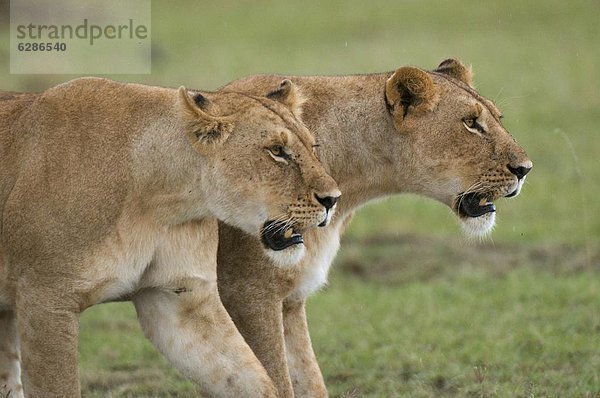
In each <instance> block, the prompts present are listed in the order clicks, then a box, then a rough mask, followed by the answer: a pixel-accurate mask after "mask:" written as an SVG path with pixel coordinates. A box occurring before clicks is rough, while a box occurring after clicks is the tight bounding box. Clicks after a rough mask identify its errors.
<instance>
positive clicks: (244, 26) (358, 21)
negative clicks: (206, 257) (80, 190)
mask: <svg viewBox="0 0 600 398" xmlns="http://www.w3.org/2000/svg"><path fill="white" fill-rule="evenodd" d="M4 1H5V0H4ZM1 3H2V1H0V5H2V4H1ZM2 9H5V8H4V7H0V10H2ZM599 15H600V3H599V2H598V1H595V0H589V1H585V0H576V1H571V2H565V1H562V0H548V1H529V2H524V1H521V0H506V1H502V2H482V1H474V0H473V1H458V0H449V1H443V2H439V1H433V0H425V1H416V0H406V1H386V2H380V1H371V2H364V1H359V0H347V1H342V0H334V1H330V2H316V1H312V2H292V1H279V2H272V1H256V2H255V1H252V2H251V1H247V0H245V1H242V2H238V1H233V0H224V1H219V2H195V1H194V2H193V1H180V2H177V6H175V5H174V3H172V2H166V1H165V2H154V3H153V21H152V36H153V47H154V52H153V58H154V62H153V65H152V67H153V69H152V70H153V73H152V74H151V75H147V76H138V75H129V76H111V77H112V78H115V79H119V80H125V81H139V82H145V83H150V84H156V85H168V86H179V85H181V84H185V85H187V86H189V87H196V88H206V89H212V88H217V87H219V86H221V85H222V84H224V83H226V82H228V81H230V80H233V79H235V78H238V77H241V76H244V75H248V74H252V73H264V72H277V73H283V74H285V73H289V74H344V73H365V72H375V71H385V70H392V69H394V68H396V67H398V66H400V65H406V64H413V65H418V66H421V67H425V68H433V67H435V66H436V65H437V64H438V63H439V62H440V61H441V60H442V59H444V58H447V57H457V58H459V59H462V60H463V61H465V62H467V63H470V64H472V65H473V68H474V71H475V82H476V85H477V87H478V89H479V91H480V92H481V93H482V94H484V95H485V96H487V97H490V98H491V99H493V100H495V101H496V102H497V103H498V104H499V105H500V107H501V108H502V109H503V113H504V114H505V116H506V118H505V124H506V126H507V127H508V128H509V130H510V131H511V132H512V133H513V134H514V136H515V137H516V138H517V140H518V141H519V143H521V144H522V145H523V146H524V147H525V148H526V149H527V151H528V153H529V155H530V157H531V158H532V160H533V162H534V165H535V166H534V169H533V171H532V172H531V174H530V176H529V178H528V180H527V183H526V185H525V187H524V189H523V194H522V196H521V197H519V198H517V199H515V200H506V201H501V202H499V203H498V227H497V228H496V230H495V232H494V234H493V236H492V239H493V241H491V242H489V243H487V244H486V245H484V246H483V247H478V246H476V245H475V244H472V243H471V244H468V243H466V242H465V241H463V240H461V239H460V238H458V236H459V235H460V231H459V228H458V225H457V222H456V220H455V218H454V217H453V216H452V215H451V214H450V212H449V211H448V210H447V209H446V208H444V207H443V206H442V205H440V204H438V203H435V202H433V201H430V200H425V199H423V198H417V197H413V196H404V197H400V198H393V199H390V200H386V201H384V202H380V203H378V204H374V205H371V206H368V207H366V208H364V209H363V210H361V212H360V213H359V215H358V216H357V217H356V219H355V220H354V221H353V223H352V226H351V228H350V231H349V234H348V238H347V239H346V240H345V242H344V244H343V245H342V251H341V253H340V254H341V255H340V258H339V259H338V260H337V265H336V271H335V272H334V274H333V277H332V281H331V284H330V287H329V288H328V289H327V290H326V291H324V292H322V293H320V294H318V295H316V296H315V297H314V298H313V299H312V300H311V301H310V303H309V317H310V324H311V329H312V335H313V342H314V345H315V349H316V352H317V355H318V357H319V360H320V363H321V365H322V369H323V372H324V374H325V377H326V378H327V382H328V386H329V388H330V390H331V393H332V395H333V396H338V395H346V396H361V397H362V396H373V397H395V396H406V397H420V396H427V397H434V396H436V397H437V396H461V397H462V396H475V397H486V396H498V397H512V396H521V397H540V396H542V397H545V396H547V397H567V396H568V397H571V396H581V397H598V395H599V394H600V370H599V369H600V363H599V362H600V359H599V355H600V341H599V338H598V336H599V335H600V326H599V323H600V320H599V315H598V314H599V313H600V311H599V308H600V301H599V300H600V299H599V297H600V286H599V280H600V273H599V272H598V270H599V269H600V256H599V253H600V251H599V248H598V242H599V240H600V239H599V238H600V216H598V214H600V200H598V197H600V167H599V166H600V163H599V160H598V155H599V154H600V138H599V135H598V132H599V131H598V130H599V126H600V66H599V65H600V45H598V39H599V38H600V24H598V16H599ZM6 29H7V28H6V26H2V25H1V24H0V34H5V33H6ZM5 37H7V36H6V35H5ZM8 46H9V44H8V40H3V41H0V87H2V88H4V89H14V90H41V89H44V88H46V87H48V86H50V85H52V84H56V83H59V82H62V81H64V80H66V79H68V78H72V77H74V76H49V75H37V76H27V75H9V74H8V72H7V71H8ZM425 237H427V238H425ZM81 325H82V334H81V362H82V366H81V367H82V383H83V386H84V391H85V393H86V396H90V397H104V396H119V397H121V396H138V397H139V396H182V397H184V396H194V390H193V387H192V386H191V385H190V384H189V383H187V382H185V381H184V380H183V379H182V378H181V377H179V376H178V375H177V373H176V372H175V371H174V370H173V369H172V368H171V367H170V366H169V365H168V364H167V363H166V362H165V361H164V360H163V359H162V358H160V356H159V355H158V354H157V353H156V352H155V351H154V349H153V348H152V347H151V346H150V344H149V343H148V342H147V341H146V340H145V339H144V338H143V337H142V335H141V333H140V331H139V327H138V326H137V324H136V320H135V315H134V312H133V310H132V307H131V306H130V305H129V304H114V305H105V306H99V307H97V308H93V309H91V310H90V311H88V312H86V313H85V314H84V316H83V318H82V323H81Z"/></svg>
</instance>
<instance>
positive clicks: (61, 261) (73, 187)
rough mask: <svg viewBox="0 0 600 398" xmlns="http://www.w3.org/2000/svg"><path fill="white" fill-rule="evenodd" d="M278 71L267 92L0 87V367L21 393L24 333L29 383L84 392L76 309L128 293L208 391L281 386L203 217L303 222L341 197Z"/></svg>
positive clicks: (210, 222)
mask: <svg viewBox="0 0 600 398" xmlns="http://www.w3.org/2000/svg"><path fill="white" fill-rule="evenodd" d="M278 84H279V83H278V82H277V83H275V84H273V86H272V87H271V89H275V88H277V87H278ZM286 84H287V85H289V87H288V93H287V94H285V93H284V94H283V95H281V96H280V97H279V98H276V100H277V101H273V100H270V99H267V98H265V97H254V96H249V95H243V94H237V93H202V94H201V95H199V93H197V92H189V91H188V90H186V89H184V88H180V89H179V90H174V89H168V88H158V87H149V86H142V85H136V84H122V83H117V82H112V81H109V80H105V79H97V78H83V79H77V80H73V81H71V82H68V83H65V84H62V85H59V86H56V87H54V88H51V89H49V90H47V91H46V92H44V93H42V94H15V93H3V94H2V95H0V98H1V100H0V177H1V180H0V214H1V215H2V218H1V219H0V220H1V223H0V326H1V327H0V374H1V376H2V382H6V383H8V384H10V385H9V386H8V388H9V389H11V390H13V392H14V393H15V394H18V395H16V396H22V392H21V393H17V391H20V384H19V383H20V381H19V372H20V369H19V366H18V364H19V361H18V360H19V358H18V354H17V353H18V352H19V350H18V343H17V342H18V341H19V340H20V344H21V347H20V353H21V359H22V367H23V377H22V381H23V386H24V392H25V396H27V397H76V396H79V394H80V387H79V378H78V366H77V336H78V317H79V313H80V312H81V311H83V310H84V309H85V308H87V307H89V306H91V305H94V304H98V303H101V302H106V301H111V300H122V299H132V300H133V301H134V303H135V306H136V310H137V311H138V315H139V318H140V323H141V324H142V328H143V330H144V332H145V333H146V335H147V336H148V338H149V339H150V340H151V341H152V342H153V343H154V344H155V345H156V346H157V348H158V349H159V350H160V351H161V352H162V353H163V354H164V355H165V356H166V357H167V358H168V359H169V360H171V362H173V364H174V365H175V366H176V367H177V368H178V369H180V370H181V371H182V372H183V373H184V374H185V375H186V376H187V377H189V378H190V379H192V380H194V381H195V382H197V383H198V384H199V385H200V386H201V388H202V389H203V390H204V391H205V392H206V393H207V394H209V395H210V396H257V397H258V396H269V397H272V396H275V395H276V392H275V387H274V386H273V383H272V382H271V381H270V380H269V377H268V376H267V374H266V372H265V370H264V369H263V367H262V366H261V364H260V363H259V362H258V360H257V359H256V357H255V356H254V354H253V353H252V351H251V350H250V349H249V347H248V346H247V345H246V343H245V342H244V340H243V338H242V337H241V335H240V334H239V333H238V332H237V330H236V329H235V327H234V324H233V322H232V321H231V319H230V317H229V316H228V315H227V313H226V311H225V309H224V307H223V306H222V304H221V302H220V299H219V296H218V292H217V287H216V250H217V239H218V236H217V224H216V220H215V219H214V218H213V217H216V218H218V219H220V220H223V221H225V222H227V223H230V224H232V225H234V226H236V227H238V228H241V229H242V230H244V231H245V232H246V233H249V234H251V235H253V236H258V234H259V233H260V232H261V229H262V227H263V224H264V223H265V221H268V220H272V219H280V220H284V221H286V220H287V221H289V223H290V224H293V225H294V227H295V228H296V229H298V230H301V231H304V230H306V229H308V228H310V227H313V226H316V224H318V223H320V222H321V221H322V220H323V219H324V218H325V217H326V216H327V213H326V211H325V209H324V207H323V206H322V205H321V204H319V203H318V202H317V199H316V197H315V196H316V195H318V196H320V197H325V196H334V197H335V196H338V195H339V191H338V190H337V187H336V185H335V183H334V181H333V180H332V179H331V178H330V177H329V176H328V175H327V174H326V173H325V172H324V170H323V168H322V167H321V165H320V164H319V162H318V160H317V158H316V156H315V154H314V152H313V148H312V146H313V144H314V138H313V136H312V135H311V134H310V133H309V132H308V130H307V129H306V128H305V127H304V126H303V125H302V124H301V123H300V122H298V121H297V119H296V118H295V117H294V116H293V114H292V112H291V110H292V109H294V100H293V99H291V94H290V93H292V92H293V87H292V85H291V83H289V82H288V83H286ZM268 91H272V90H268ZM265 94H266V93H265ZM273 145H279V146H283V147H285V148H286V151H287V152H288V153H289V157H288V159H287V160H286V162H285V164H282V163H280V162H278V161H276V160H274V158H272V156H271V155H270V154H269V148H271V147H272V146H273ZM262 250H263V254H265V253H267V254H268V255H269V258H272V259H275V260H277V258H278V256H283V257H285V261H288V260H289V258H287V257H289V254H285V252H286V251H287V249H286V250H283V251H282V253H281V254H277V253H271V252H272V251H271V250H269V249H265V248H264V246H263V249H262ZM278 253H279V252H278ZM286 256H287V257H286ZM13 314H16V323H15V316H14V315H13ZM15 326H16V327H15ZM17 330H18V336H17V334H16V331H17Z"/></svg>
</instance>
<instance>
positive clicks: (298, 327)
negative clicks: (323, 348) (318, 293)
mask: <svg viewBox="0 0 600 398" xmlns="http://www.w3.org/2000/svg"><path fill="white" fill-rule="evenodd" d="M283 327H284V335H285V348H286V355H287V360H288V366H289V368H290V377H291V378H292V385H293V387H294V394H295V396H296V397H314V398H326V397H327V387H326V386H325V381H324V380H323V375H322V374H321V369H320V368H319V364H318V362H317V358H316V356H315V353H314V351H313V348H312V344H311V341H310V335H309V332H308V324H307V321H306V307H305V302H304V300H286V301H284V305H283Z"/></svg>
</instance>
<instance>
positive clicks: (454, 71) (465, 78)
mask: <svg viewBox="0 0 600 398" xmlns="http://www.w3.org/2000/svg"><path fill="white" fill-rule="evenodd" d="M434 72H438V73H443V74H445V75H448V76H450V77H453V78H455V79H457V80H460V81H461V82H463V83H465V84H466V85H468V86H471V87H472V86H473V72H472V71H471V67H466V66H465V65H463V64H462V62H460V61H459V60H457V59H453V58H448V59H446V60H444V61H442V63H441V64H439V65H438V67H437V69H436V70H435V71H434Z"/></svg>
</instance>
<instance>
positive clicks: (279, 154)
mask: <svg viewBox="0 0 600 398" xmlns="http://www.w3.org/2000/svg"><path fill="white" fill-rule="evenodd" d="M268 151H269V155H270V156H271V157H272V158H273V159H275V160H276V161H277V162H281V163H286V164H287V160H288V159H289V158H290V154H289V153H288V152H287V150H286V148H285V147H283V146H282V145H273V146H272V147H270V148H269V149H268Z"/></svg>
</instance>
